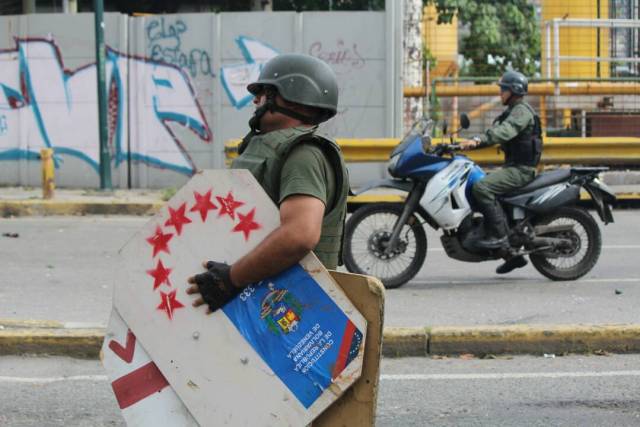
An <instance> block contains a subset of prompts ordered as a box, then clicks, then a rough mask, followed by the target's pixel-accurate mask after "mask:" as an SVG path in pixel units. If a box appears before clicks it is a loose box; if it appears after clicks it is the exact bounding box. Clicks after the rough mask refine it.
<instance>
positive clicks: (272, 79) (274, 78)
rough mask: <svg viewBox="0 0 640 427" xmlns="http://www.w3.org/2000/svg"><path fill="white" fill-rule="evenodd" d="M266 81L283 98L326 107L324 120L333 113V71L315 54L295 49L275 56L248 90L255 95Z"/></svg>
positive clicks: (335, 86)
mask: <svg viewBox="0 0 640 427" xmlns="http://www.w3.org/2000/svg"><path fill="white" fill-rule="evenodd" d="M266 85H270V86H274V87H275V88H276V89H277V90H278V93H279V94H280V96H281V97H282V98H283V99H285V100H286V101H289V102H295V103H296V104H301V105H306V106H309V107H315V108H320V109H323V110H325V111H326V114H325V115H324V120H329V119H330V118H331V117H333V116H335V115H336V112H337V109H338V81H337V79H336V74H335V73H334V72H333V70H332V69H331V67H329V65H327V64H326V63H325V62H324V61H321V60H320V59H318V58H315V57H313V56H309V55H302V54H298V53H285V54H282V55H278V56H276V57H275V58H273V59H271V60H269V61H268V62H267V63H266V64H264V66H263V67H262V70H261V71H260V76H259V77H258V80H257V81H255V82H253V83H250V84H249V85H248V86H247V90H248V91H249V92H251V93H252V94H254V95H256V94H258V93H259V92H260V91H261V90H262V87H263V86H266Z"/></svg>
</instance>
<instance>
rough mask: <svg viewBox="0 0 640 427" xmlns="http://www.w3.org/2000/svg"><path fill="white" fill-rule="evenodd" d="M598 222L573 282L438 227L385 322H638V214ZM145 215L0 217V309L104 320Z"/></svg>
mask: <svg viewBox="0 0 640 427" xmlns="http://www.w3.org/2000/svg"><path fill="white" fill-rule="evenodd" d="M614 216H615V218H616V222H615V223H614V224H610V225H608V226H606V227H604V226H603V225H602V223H600V225H601V229H602V234H603V245H604V246H603V250H602V254H601V257H600V260H599V262H598V264H597V265H596V267H595V268H594V269H593V270H592V271H591V272H590V273H589V274H588V275H586V276H585V277H583V278H582V279H580V280H577V281H574V282H552V281H550V280H548V279H546V278H544V277H543V276H541V275H540V274H539V273H538V272H537V271H536V270H535V269H534V268H533V267H532V266H530V265H529V266H527V267H525V268H523V269H520V270H517V271H515V272H513V273H511V274H509V275H506V276H498V275H496V274H495V273H494V269H495V267H496V266H497V265H498V262H487V263H479V264H471V263H463V262H459V261H455V260H452V259H449V258H448V257H446V255H445V254H444V252H443V250H442V248H441V246H440V241H439V236H438V233H437V232H434V231H432V230H428V241H429V252H428V255H427V260H426V263H425V266H424V268H423V269H422V270H421V272H420V273H419V275H418V276H417V277H416V279H414V280H413V281H412V282H410V283H408V284H407V285H405V286H404V287H402V288H400V289H396V290H390V291H388V292H387V294H386V296H387V299H386V310H385V324H386V325H387V326H422V325H479V324H501V325H505V324H516V323H525V324H559V323H563V324H566V323H638V322H640V311H638V309H637V307H639V306H640V263H639V260H640V214H639V213H638V211H634V210H621V211H616V212H615V214H614ZM145 221H148V218H145V217H120V216H111V217H99V216H87V217H21V218H10V219H0V234H2V233H18V234H19V237H17V238H10V237H0V259H2V260H3V262H2V268H1V269H0V318H13V319H45V320H59V321H70V322H82V323H92V324H99V325H105V324H106V323H107V319H108V316H109V313H110V309H111V297H112V289H113V279H112V275H113V272H114V271H115V270H116V269H117V268H119V263H118V258H117V251H118V249H119V248H120V247H122V246H123V245H124V244H125V243H126V241H127V240H128V239H129V238H130V237H131V236H132V235H133V234H134V233H135V232H136V231H137V230H138V229H139V228H140V227H141V226H142V224H143V223H144V222H145Z"/></svg>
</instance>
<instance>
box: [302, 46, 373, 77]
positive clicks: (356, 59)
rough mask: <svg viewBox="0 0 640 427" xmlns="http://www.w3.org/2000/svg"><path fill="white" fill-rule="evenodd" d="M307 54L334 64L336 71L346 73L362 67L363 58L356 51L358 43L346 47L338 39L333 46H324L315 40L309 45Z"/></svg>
mask: <svg viewBox="0 0 640 427" xmlns="http://www.w3.org/2000/svg"><path fill="white" fill-rule="evenodd" d="M309 55H312V56H315V57H316V58H320V59H322V60H323V61H325V62H327V63H328V64H331V65H333V66H334V69H335V71H336V73H339V74H340V73H346V72H349V71H351V70H358V69H361V68H362V67H364V65H365V60H364V58H363V57H362V56H361V55H360V53H359V52H358V44H357V43H353V44H352V46H351V48H349V47H346V46H345V43H344V40H342V39H338V41H337V42H336V47H335V48H325V47H324V46H323V45H322V42H319V41H318V42H315V43H312V44H311V46H309Z"/></svg>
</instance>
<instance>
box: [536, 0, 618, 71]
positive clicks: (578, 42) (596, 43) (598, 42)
mask: <svg viewBox="0 0 640 427" xmlns="http://www.w3.org/2000/svg"><path fill="white" fill-rule="evenodd" d="M556 18H558V19H608V18H609V0H543V1H542V29H541V36H542V37H541V38H542V49H541V52H542V55H541V56H542V64H541V65H542V67H541V71H542V75H543V76H545V77H556V68H555V65H556V64H555V62H554V59H553V58H554V54H555V47H554V45H555V40H554V26H553V24H552V22H553V19H556ZM547 23H549V24H550V27H549V30H548V29H547V26H546V24H547ZM549 34H550V35H551V37H550V39H549V43H548V42H547V38H548V36H549ZM559 36H560V37H559V47H560V56H574V57H588V58H608V57H609V50H610V38H609V30H608V29H606V28H597V27H595V26H591V27H588V28H576V27H566V26H562V25H561V26H560V27H559ZM549 48H550V49H549ZM548 51H549V52H548ZM549 57H551V61H550V63H549V65H550V67H548V65H547V64H548V61H549V60H548V58H549ZM549 70H550V75H548V74H549ZM609 76H610V63H609V62H608V61H607V62H596V61H572V60H561V61H560V76H559V77H561V78H567V77H570V78H597V77H601V78H607V77H609Z"/></svg>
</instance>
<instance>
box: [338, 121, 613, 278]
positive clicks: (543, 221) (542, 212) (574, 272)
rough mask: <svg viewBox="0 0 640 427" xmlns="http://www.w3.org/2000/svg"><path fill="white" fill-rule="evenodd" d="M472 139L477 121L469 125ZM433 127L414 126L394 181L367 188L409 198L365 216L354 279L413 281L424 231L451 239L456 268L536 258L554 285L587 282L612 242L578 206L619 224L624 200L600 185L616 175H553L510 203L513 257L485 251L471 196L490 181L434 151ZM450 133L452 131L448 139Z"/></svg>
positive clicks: (364, 211)
mask: <svg viewBox="0 0 640 427" xmlns="http://www.w3.org/2000/svg"><path fill="white" fill-rule="evenodd" d="M460 123H461V124H462V129H466V128H468V127H469V118H468V117H467V116H466V115H465V114H463V115H462V116H461V118H460ZM432 127H433V121H431V120H429V119H427V118H424V119H422V120H420V121H418V122H416V124H415V125H414V126H413V128H412V130H411V131H410V132H409V133H408V134H407V135H406V136H405V137H404V138H403V140H402V141H401V142H400V144H399V145H398V146H397V147H396V148H395V149H394V150H393V152H392V153H391V158H390V161H389V163H388V171H389V174H390V175H391V176H392V177H393V178H391V179H382V180H377V181H375V182H371V183H369V184H367V185H365V186H364V187H363V188H362V189H361V190H360V191H358V193H357V194H361V193H364V192H366V191H369V190H371V189H374V188H381V187H385V188H392V189H395V190H400V191H402V192H404V193H406V199H405V201H404V203H402V204H400V203H373V204H367V205H365V206H363V207H360V208H358V209H357V210H356V211H355V212H354V213H353V215H351V217H350V218H349V220H348V221H347V223H346V226H345V242H344V248H343V255H344V262H345V265H346V267H347V269H348V270H349V271H350V272H353V273H361V274H368V275H372V276H376V277H378V278H379V279H380V280H382V282H383V283H384V285H385V286H386V287H387V288H397V287H399V286H402V285H403V284H405V283H406V282H408V281H409V280H411V279H412V278H413V277H414V276H415V275H416V274H417V273H418V271H419V270H420V268H421V267H422V265H423V263H424V261H425V258H426V255H427V236H426V234H425V231H424V228H423V225H424V224H425V223H426V224H428V225H430V226H431V227H433V228H434V229H436V230H437V229H442V236H441V237H440V239H441V241H442V246H443V247H444V250H445V251H446V253H447V255H448V256H449V257H450V258H453V259H457V260H460V261H466V262H481V261H490V260H496V259H500V258H510V257H513V256H518V255H525V256H529V259H530V260H531V262H532V264H533V266H534V267H535V268H536V269H537V270H538V271H539V272H540V273H542V274H543V275H544V276H546V277H548V278H550V279H552V280H575V279H577V278H579V277H581V276H583V275H585V274H587V273H588V272H589V271H590V270H591V269H592V268H593V266H594V265H595V264H596V262H597V260H598V257H599V256H600V250H601V246H602V238H601V235H600V229H599V228H598V224H597V223H596V221H595V220H594V219H593V217H592V216H591V215H590V214H589V212H588V211H587V210H586V209H584V208H582V207H579V206H577V202H578V200H579V199H580V191H581V189H582V188H584V189H585V190H586V191H587V192H588V193H589V194H590V196H591V199H592V201H593V203H594V205H595V207H596V209H597V212H598V215H599V216H600V219H601V220H602V221H603V222H604V223H605V224H607V223H610V222H613V214H612V211H611V205H612V204H613V203H614V202H615V200H616V198H615V194H614V193H613V192H612V191H611V190H610V189H609V188H608V187H607V186H606V185H605V184H604V183H603V182H601V181H600V179H599V178H598V175H599V173H600V172H602V171H603V170H607V168H599V167H583V168H561V169H556V170H553V171H549V172H543V173H541V174H540V175H538V176H537V177H536V178H535V180H534V181H533V182H531V183H529V184H527V185H526V186H524V187H522V188H520V189H518V190H517V191H515V192H513V193H512V194H508V195H505V196H503V197H501V198H500V202H501V203H502V206H503V208H504V210H505V213H506V216H507V221H508V227H509V245H508V246H509V247H507V248H501V249H491V250H488V249H482V248H479V247H477V246H476V245H475V242H477V241H478V240H479V239H481V238H482V237H483V236H484V226H483V218H482V216H481V215H480V214H478V213H474V211H475V209H474V204H475V202H474V200H473V196H472V193H471V188H472V186H473V184H474V183H475V182H477V181H478V180H480V179H481V178H482V177H483V176H484V175H485V174H484V172H483V171H482V169H481V168H480V167H478V166H477V165H476V164H475V163H474V162H473V161H471V160H470V159H469V158H467V157H466V156H464V155H460V154H458V151H459V149H460V147H459V146H458V145H457V144H454V143H453V139H452V138H451V140H450V142H451V143H450V144H445V143H441V144H434V145H433V146H432V145H431V136H430V135H431V131H432ZM443 133H446V128H445V130H444V131H443Z"/></svg>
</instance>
